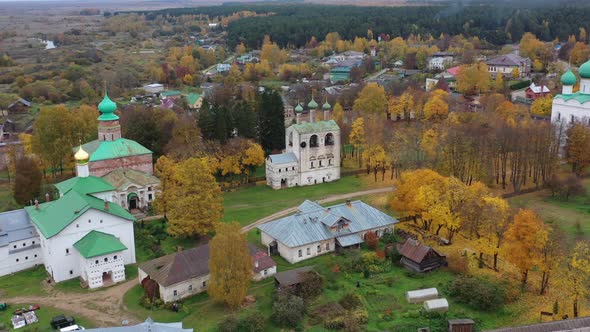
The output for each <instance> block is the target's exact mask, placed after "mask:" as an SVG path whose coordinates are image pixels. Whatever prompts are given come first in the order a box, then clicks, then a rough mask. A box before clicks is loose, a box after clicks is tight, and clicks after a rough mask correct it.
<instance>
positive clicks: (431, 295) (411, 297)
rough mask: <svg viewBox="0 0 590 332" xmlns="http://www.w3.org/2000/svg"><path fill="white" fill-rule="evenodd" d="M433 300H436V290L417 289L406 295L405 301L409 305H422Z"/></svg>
mask: <svg viewBox="0 0 590 332" xmlns="http://www.w3.org/2000/svg"><path fill="white" fill-rule="evenodd" d="M434 299H438V290H437V289H436V288H427V289H419V290H414V291H409V292H407V293H406V300H408V302H409V303H422V302H424V301H428V300H434Z"/></svg>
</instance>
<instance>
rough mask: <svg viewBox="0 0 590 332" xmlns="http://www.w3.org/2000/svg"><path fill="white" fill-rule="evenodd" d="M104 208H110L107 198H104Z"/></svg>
mask: <svg viewBox="0 0 590 332" xmlns="http://www.w3.org/2000/svg"><path fill="white" fill-rule="evenodd" d="M104 209H105V211H108V210H109V202H108V201H107V200H106V199H105V200H104Z"/></svg>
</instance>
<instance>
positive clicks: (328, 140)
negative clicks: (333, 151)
mask: <svg viewBox="0 0 590 332" xmlns="http://www.w3.org/2000/svg"><path fill="white" fill-rule="evenodd" d="M324 141H325V142H326V143H325V145H334V135H333V134H332V133H329V134H327V135H326V139H325V140H324Z"/></svg>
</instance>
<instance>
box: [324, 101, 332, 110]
mask: <svg viewBox="0 0 590 332" xmlns="http://www.w3.org/2000/svg"><path fill="white" fill-rule="evenodd" d="M322 109H323V110H324V111H329V110H331V109H332V106H331V105H330V104H328V99H326V102H325V103H324V105H323V106H322Z"/></svg>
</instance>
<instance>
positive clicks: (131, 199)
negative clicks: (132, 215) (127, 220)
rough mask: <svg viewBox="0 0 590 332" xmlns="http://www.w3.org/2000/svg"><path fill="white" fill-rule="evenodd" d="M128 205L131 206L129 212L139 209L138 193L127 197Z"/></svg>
mask: <svg viewBox="0 0 590 332" xmlns="http://www.w3.org/2000/svg"><path fill="white" fill-rule="evenodd" d="M127 204H128V206H129V211H131V210H136V209H138V208H139V197H137V194H136V193H130V194H129V195H127Z"/></svg>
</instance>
